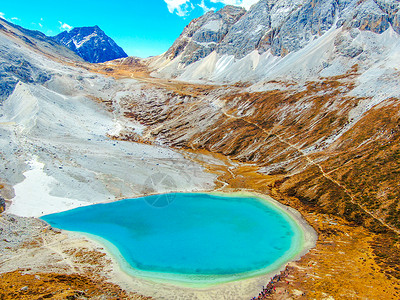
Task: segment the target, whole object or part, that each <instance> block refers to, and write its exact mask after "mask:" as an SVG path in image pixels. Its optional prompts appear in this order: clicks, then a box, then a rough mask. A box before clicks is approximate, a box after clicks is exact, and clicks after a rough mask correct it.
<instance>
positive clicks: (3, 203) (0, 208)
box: [0, 196, 6, 230]
mask: <svg viewBox="0 0 400 300" xmlns="http://www.w3.org/2000/svg"><path fill="white" fill-rule="evenodd" d="M5 210H6V201H5V200H4V198H3V197H1V196H0V213H2V212H3V211H5ZM0 230H1V229H0Z"/></svg>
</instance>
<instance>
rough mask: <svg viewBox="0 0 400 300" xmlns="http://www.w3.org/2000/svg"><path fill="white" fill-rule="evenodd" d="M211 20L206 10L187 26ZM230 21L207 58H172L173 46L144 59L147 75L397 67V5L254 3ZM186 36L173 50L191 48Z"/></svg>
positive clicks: (250, 77)
mask: <svg viewBox="0 0 400 300" xmlns="http://www.w3.org/2000/svg"><path fill="white" fill-rule="evenodd" d="M218 14H219V12H216V13H214V15H218ZM211 19H212V13H208V14H207V15H205V16H203V17H201V18H199V19H197V20H195V21H193V24H191V28H193V29H194V30H195V29H196V28H197V27H199V28H200V27H201V26H205V27H207V26H209V25H207V24H211V23H210V22H211V21H209V20H211ZM235 21H236V22H232V23H230V24H228V25H230V26H229V27H228V28H227V32H226V34H224V37H223V38H222V39H221V40H220V41H219V42H217V44H214V45H213V48H212V50H213V51H212V52H211V53H204V54H206V55H203V56H199V55H197V56H195V57H190V56H187V55H181V56H174V55H172V56H171V55H170V54H171V52H174V49H176V47H174V46H173V47H171V49H170V50H169V51H167V53H165V54H164V55H162V56H160V57H158V58H157V59H154V60H152V61H150V66H151V67H152V68H153V69H154V70H155V72H154V73H153V74H154V75H156V76H161V77H177V78H178V79H182V80H191V81H196V80H202V81H208V82H218V83H229V82H237V81H242V82H252V83H255V82H260V81H264V80H271V79H277V78H290V79H293V80H301V79H304V78H313V79H315V78H318V77H326V76H338V75H343V74H345V73H346V72H347V71H349V70H350V69H351V67H352V66H353V65H355V64H359V65H360V67H361V68H362V69H360V71H363V72H367V71H368V70H369V69H371V68H373V69H374V68H376V69H381V68H380V67H379V66H376V62H378V61H379V62H385V64H386V65H385V69H386V70H387V72H393V71H394V69H395V68H394V66H395V65H397V64H398V63H399V62H398V60H397V59H395V58H394V57H391V58H390V56H391V53H392V52H395V51H396V49H397V47H398V43H399V34H400V31H399V30H400V29H399V3H398V2H397V1H391V0H362V1H358V0H340V1H336V0H316V1H315V0H312V1H311V0H296V1H289V0H261V1H259V2H258V3H256V4H254V5H253V6H252V7H251V8H250V10H249V11H247V12H246V13H245V14H243V15H242V16H240V18H238V19H236V20H235ZM199 30H201V29H199ZM199 32H200V31H199ZM190 35H192V36H195V35H196V31H193V32H191V33H190ZM188 36H189V35H188V33H187V32H186V31H184V32H183V33H182V35H181V36H180V37H179V39H178V40H177V41H176V42H175V44H179V45H180V46H181V50H180V53H184V52H185V49H188V50H187V51H189V48H190V46H188V45H185V44H184V43H183V41H184V40H186V39H187V38H188ZM378 45H379V47H381V50H380V51H378V49H377V47H378ZM188 47H189V48H188ZM396 57H397V56H396ZM387 59H389V61H386V60H387ZM374 63H375V65H374ZM377 72H379V71H378V70H377Z"/></svg>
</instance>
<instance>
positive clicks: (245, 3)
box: [210, 0, 259, 10]
mask: <svg viewBox="0 0 400 300" xmlns="http://www.w3.org/2000/svg"><path fill="white" fill-rule="evenodd" d="M210 1H211V2H212V3H223V4H225V5H235V6H242V7H244V8H245V9H247V10H248V9H249V8H250V7H251V6H252V5H253V4H254V3H257V2H258V1H259V0H210Z"/></svg>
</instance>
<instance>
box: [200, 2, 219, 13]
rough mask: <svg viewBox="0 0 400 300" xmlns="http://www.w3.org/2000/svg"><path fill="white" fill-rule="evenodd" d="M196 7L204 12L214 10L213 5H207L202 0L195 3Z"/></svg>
mask: <svg viewBox="0 0 400 300" xmlns="http://www.w3.org/2000/svg"><path fill="white" fill-rule="evenodd" d="M197 6H198V7H200V8H201V9H202V10H203V11H204V13H206V12H209V11H210V10H215V8H213V7H208V6H207V5H206V4H205V3H204V0H201V3H200V4H197Z"/></svg>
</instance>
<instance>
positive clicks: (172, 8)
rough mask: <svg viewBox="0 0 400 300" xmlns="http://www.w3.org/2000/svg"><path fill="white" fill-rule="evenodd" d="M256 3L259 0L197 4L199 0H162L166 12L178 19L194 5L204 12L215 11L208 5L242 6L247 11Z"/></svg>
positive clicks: (231, 0) (190, 10) (233, 0)
mask: <svg viewBox="0 0 400 300" xmlns="http://www.w3.org/2000/svg"><path fill="white" fill-rule="evenodd" d="M258 1H259V0H206V1H205V0H201V2H200V4H199V0H197V1H194V0H164V2H165V3H166V4H167V7H168V11H169V12H170V13H171V14H177V15H178V16H180V17H185V16H187V15H189V14H190V13H191V12H192V10H194V9H195V5H196V6H197V7H200V8H201V9H203V11H204V12H208V11H210V10H215V9H214V8H212V7H210V3H222V4H225V5H235V6H242V7H244V8H245V9H247V10H248V9H249V8H250V7H251V6H252V5H253V4H254V3H257V2H258ZM192 2H196V3H197V4H195V5H193V3H192Z"/></svg>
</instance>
